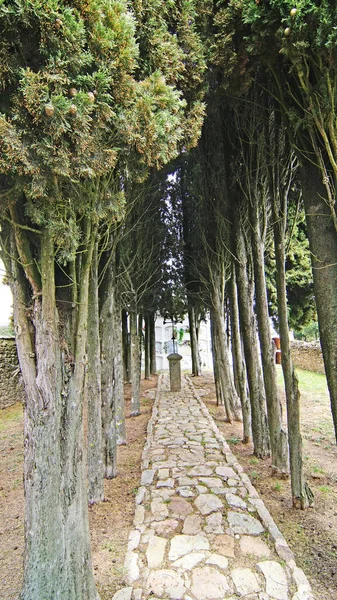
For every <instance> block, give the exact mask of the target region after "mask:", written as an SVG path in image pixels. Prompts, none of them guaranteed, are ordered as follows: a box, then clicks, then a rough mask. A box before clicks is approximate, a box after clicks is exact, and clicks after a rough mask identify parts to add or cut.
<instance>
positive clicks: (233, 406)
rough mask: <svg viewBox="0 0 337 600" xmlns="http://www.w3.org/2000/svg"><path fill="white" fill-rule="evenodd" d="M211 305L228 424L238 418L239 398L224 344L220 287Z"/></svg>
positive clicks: (223, 320) (224, 333) (224, 334)
mask: <svg viewBox="0 0 337 600" xmlns="http://www.w3.org/2000/svg"><path fill="white" fill-rule="evenodd" d="M212 305H213V306H212V319H213V325H214V339H215V343H216V345H217V358H218V376H219V382H220V385H221V390H222V395H223V399H224V404H225V410H226V415H227V418H228V420H229V422H231V420H232V414H234V417H235V419H239V418H240V414H239V410H238V406H239V398H238V396H237V393H236V390H235V387H234V382H233V377H232V372H231V368H230V364H229V355H228V346H227V343H226V335H227V334H226V327H225V319H224V314H223V312H224V307H223V301H222V294H221V288H220V287H216V288H214V289H213V294H212Z"/></svg>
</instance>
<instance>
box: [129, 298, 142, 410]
mask: <svg viewBox="0 0 337 600" xmlns="http://www.w3.org/2000/svg"><path fill="white" fill-rule="evenodd" d="M130 335H131V386H132V396H131V415H132V416H138V415H140V362H139V359H140V348H139V346H140V344H139V335H138V331H137V312H136V311H135V310H131V311H130Z"/></svg>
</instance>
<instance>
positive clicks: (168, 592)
mask: <svg viewBox="0 0 337 600" xmlns="http://www.w3.org/2000/svg"><path fill="white" fill-rule="evenodd" d="M146 587H147V592H148V593H149V594H154V595H157V596H159V598H172V599H173V600H180V598H182V597H183V595H184V593H185V591H186V588H185V585H184V580H183V579H182V577H181V576H180V575H179V574H178V573H177V572H176V571H172V570H170V569H161V570H158V571H151V572H150V574H149V577H148V580H147V585H146Z"/></svg>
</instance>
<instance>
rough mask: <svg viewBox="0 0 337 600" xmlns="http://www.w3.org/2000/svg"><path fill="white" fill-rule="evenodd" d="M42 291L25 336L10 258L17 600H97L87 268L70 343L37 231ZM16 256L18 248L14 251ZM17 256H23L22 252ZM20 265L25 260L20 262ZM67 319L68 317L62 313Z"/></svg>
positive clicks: (48, 246)
mask: <svg viewBox="0 0 337 600" xmlns="http://www.w3.org/2000/svg"><path fill="white" fill-rule="evenodd" d="M40 243H41V260H40V273H41V290H36V293H35V294H34V297H33V298H32V304H31V310H32V311H33V316H32V323H33V328H34V334H35V335H34V336H32V335H31V331H30V326H29V322H28V317H27V312H26V305H25V301H26V296H25V292H24V290H25V289H26V281H25V280H24V279H25V278H24V276H23V274H22V272H21V271H20V268H19V266H18V263H17V262H16V260H15V258H14V257H15V254H16V251H15V250H16V249H15V247H14V246H16V248H18V246H17V243H15V244H13V248H12V250H13V252H12V257H13V259H12V270H11V273H10V278H11V285H12V291H13V296H14V320H15V329H16V335H17V348H18V355H19V360H20V366H21V371H22V376H23V379H24V383H25V389H26V395H27V403H26V406H25V463H24V486H25V498H26V507H25V552H24V583H23V589H22V593H21V598H22V600H41V598H45V599H46V600H49V599H50V600H51V599H52V598H57V597H59V598H67V599H69V600H97V599H98V594H97V591H96V588H95V584H94V580H93V573H92V565H91V550H90V539H89V520H88V502H87V484H86V464H85V452H84V435H83V388H84V369H85V363H86V353H85V350H86V337H87V329H86V328H87V314H88V287H89V269H90V263H91V258H92V250H93V244H92V243H89V245H88V246H87V249H86V253H85V255H84V256H83V258H82V267H81V280H80V287H79V310H78V318H77V335H76V336H75V339H76V348H75V349H74V355H71V354H70V353H69V351H68V350H69V348H68V345H67V341H66V340H64V339H62V338H61V339H60V337H59V320H58V310H57V307H56V295H55V290H56V287H55V276H54V247H53V242H52V236H51V233H50V232H49V231H48V230H47V229H45V230H43V231H42V232H41V237H40ZM19 253H20V251H19ZM20 258H21V259H22V256H21V257H20ZM20 262H21V264H25V261H22V260H21V261H20ZM65 318H69V315H65Z"/></svg>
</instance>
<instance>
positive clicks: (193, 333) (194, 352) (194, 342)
mask: <svg viewBox="0 0 337 600" xmlns="http://www.w3.org/2000/svg"><path fill="white" fill-rule="evenodd" d="M188 322H189V330H190V342H191V359H192V375H193V377H199V376H200V375H201V364H200V355H199V344H198V336H197V324H196V319H195V310H194V306H192V305H191V304H190V305H189V308H188Z"/></svg>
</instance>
